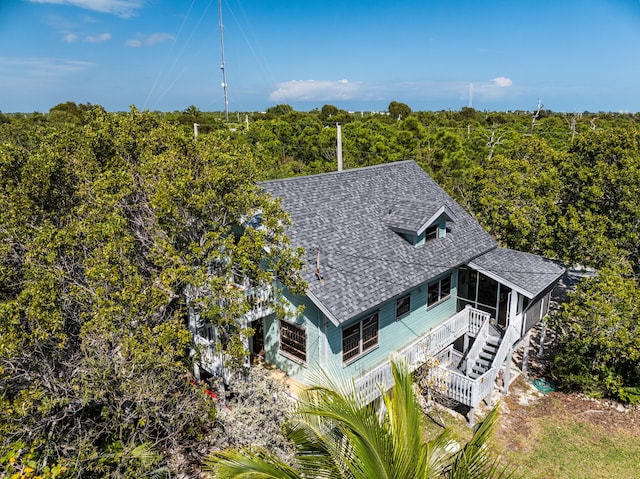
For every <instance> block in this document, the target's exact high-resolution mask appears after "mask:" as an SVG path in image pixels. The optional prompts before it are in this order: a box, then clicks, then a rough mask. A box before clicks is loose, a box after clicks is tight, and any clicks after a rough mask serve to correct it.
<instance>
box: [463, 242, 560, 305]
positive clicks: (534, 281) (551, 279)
mask: <svg viewBox="0 0 640 479" xmlns="http://www.w3.org/2000/svg"><path fill="white" fill-rule="evenodd" d="M469 266H470V267H472V268H473V269H475V270H478V271H481V272H483V273H484V274H486V275H488V276H492V277H493V278H494V279H496V280H498V281H500V282H502V283H503V284H506V285H507V286H510V287H511V288H513V289H516V290H517V291H519V292H521V293H522V294H524V295H525V296H527V297H528V298H534V297H535V296H537V295H538V294H540V293H542V292H543V291H544V290H545V289H547V287H548V286H550V285H551V284H553V283H555V282H556V281H557V280H558V278H560V276H562V274H563V273H564V271H565V269H564V267H563V266H561V265H559V264H558V263H557V262H555V261H552V260H550V259H547V258H543V257H542V256H537V255H535V254H529V253H523V252H522V251H515V250H512V249H506V248H496V249H493V250H491V251H488V252H486V253H485V254H483V255H482V256H479V257H477V258H475V259H474V260H473V261H471V262H470V263H469Z"/></svg>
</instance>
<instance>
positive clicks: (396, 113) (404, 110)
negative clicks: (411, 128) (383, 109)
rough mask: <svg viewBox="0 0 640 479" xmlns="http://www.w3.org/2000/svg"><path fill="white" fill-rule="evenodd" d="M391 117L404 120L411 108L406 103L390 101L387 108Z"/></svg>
mask: <svg viewBox="0 0 640 479" xmlns="http://www.w3.org/2000/svg"><path fill="white" fill-rule="evenodd" d="M387 111H388V112H389V115H390V116H391V118H394V119H396V120H404V119H405V118H407V117H408V116H409V115H410V114H411V108H410V107H409V105H407V104H406V103H400V102H397V101H392V102H391V103H389V107H388V108H387Z"/></svg>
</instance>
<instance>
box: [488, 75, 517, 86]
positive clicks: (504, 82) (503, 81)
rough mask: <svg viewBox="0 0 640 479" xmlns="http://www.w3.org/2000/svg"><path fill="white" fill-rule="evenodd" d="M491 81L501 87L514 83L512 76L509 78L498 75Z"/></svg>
mask: <svg viewBox="0 0 640 479" xmlns="http://www.w3.org/2000/svg"><path fill="white" fill-rule="evenodd" d="M491 81H492V82H493V84H494V85H495V86H497V87H500V88H505V87H510V86H512V85H513V82H512V81H511V78H507V77H498V78H494V79H493V80H491Z"/></svg>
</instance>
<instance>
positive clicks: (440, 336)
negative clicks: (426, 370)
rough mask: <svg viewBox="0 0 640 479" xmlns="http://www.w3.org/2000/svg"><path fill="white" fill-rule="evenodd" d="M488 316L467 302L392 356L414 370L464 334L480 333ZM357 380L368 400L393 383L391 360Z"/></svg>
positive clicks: (364, 396) (392, 358) (367, 401)
mask: <svg viewBox="0 0 640 479" xmlns="http://www.w3.org/2000/svg"><path fill="white" fill-rule="evenodd" d="M488 318H489V314H488V313H485V312H483V311H479V310H476V309H473V308H471V307H470V306H467V307H466V308H465V309H463V310H462V311H460V312H458V313H456V314H455V315H453V316H452V317H451V318H449V319H448V320H446V321H445V322H444V323H442V324H441V325H439V326H437V327H436V328H434V329H432V330H431V331H429V332H428V333H426V334H424V335H423V336H420V337H419V338H418V339H416V340H415V341H413V342H412V343H410V344H409V345H408V346H406V347H405V348H404V349H401V350H400V351H398V352H397V353H395V354H393V355H392V357H391V359H390V360H392V361H396V362H403V363H405V364H406V365H407V367H408V368H409V371H414V370H416V369H417V368H418V367H419V366H421V365H422V364H424V362H425V361H426V360H427V358H428V357H429V356H437V355H438V353H440V352H441V351H442V350H444V349H445V348H447V346H449V345H451V344H452V343H453V342H454V341H455V340H456V339H458V338H459V337H460V336H462V335H464V334H471V335H476V334H477V333H478V331H479V330H480V328H481V327H482V324H483V323H484V322H485V321H487V320H488ZM463 377H464V376H463ZM354 382H355V385H356V388H357V391H358V392H359V394H360V395H361V397H362V399H363V401H364V402H365V404H368V403H369V402H371V401H373V400H374V399H376V398H378V397H379V396H380V394H381V392H383V391H387V390H388V389H389V388H390V387H391V386H392V385H393V376H392V374H391V363H390V361H385V362H383V363H380V364H379V365H378V366H376V367H374V368H372V369H370V370H369V371H367V372H365V373H364V374H362V375H361V376H359V377H358V378H356V379H355V381H354Z"/></svg>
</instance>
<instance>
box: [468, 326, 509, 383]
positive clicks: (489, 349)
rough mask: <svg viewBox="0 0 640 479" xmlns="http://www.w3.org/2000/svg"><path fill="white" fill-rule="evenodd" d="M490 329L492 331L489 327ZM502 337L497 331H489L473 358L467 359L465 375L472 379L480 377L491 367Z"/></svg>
mask: <svg viewBox="0 0 640 479" xmlns="http://www.w3.org/2000/svg"><path fill="white" fill-rule="evenodd" d="M491 329H494V328H493V327H491ZM501 340H502V337H501V335H500V333H499V332H498V331H495V330H493V331H490V332H489V334H488V335H487V336H486V337H485V338H484V342H483V344H482V345H481V346H480V347H479V348H478V350H477V351H478V354H477V355H476V356H475V358H467V364H469V365H470V367H468V369H467V375H468V376H469V377H471V378H473V379H475V378H478V377H480V376H482V375H483V374H484V373H486V372H487V371H488V370H489V369H491V368H492V367H493V360H494V359H495V357H496V354H497V352H498V348H499V347H500V341H501Z"/></svg>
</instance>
